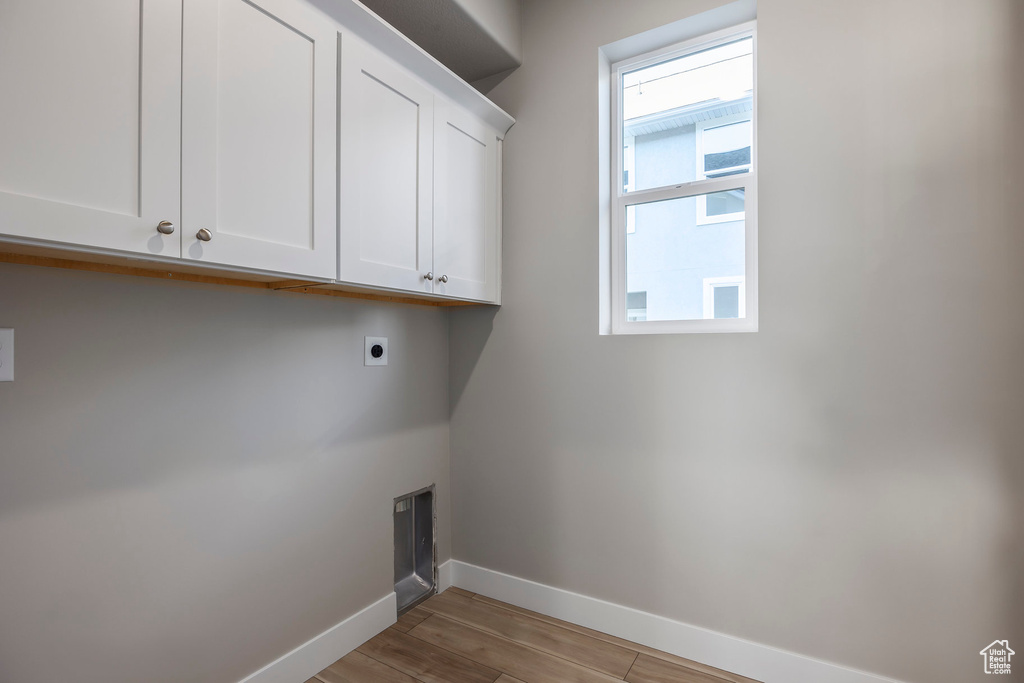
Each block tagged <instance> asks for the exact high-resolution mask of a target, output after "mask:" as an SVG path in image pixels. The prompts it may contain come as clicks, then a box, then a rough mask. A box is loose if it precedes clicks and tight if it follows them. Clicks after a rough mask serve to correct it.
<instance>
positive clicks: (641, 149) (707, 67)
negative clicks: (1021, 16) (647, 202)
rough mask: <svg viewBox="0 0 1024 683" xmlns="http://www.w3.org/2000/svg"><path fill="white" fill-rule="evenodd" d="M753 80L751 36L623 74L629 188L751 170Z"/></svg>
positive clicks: (626, 186) (625, 171)
mask: <svg viewBox="0 0 1024 683" xmlns="http://www.w3.org/2000/svg"><path fill="white" fill-rule="evenodd" d="M753 87H754V59H753V41H752V40H751V39H750V38H744V39H742V40H738V41H735V42H732V43H728V44H726V45H720V46H718V47H714V48H711V49H708V50H703V51H701V52H697V53H694V54H690V55H686V56H685V57H678V58H676V59H671V60H668V61H665V62H662V63H660V64H655V65H653V66H648V67H644V68H643V69H637V70H635V71H631V72H628V73H626V74H623V77H622V118H623V122H622V140H623V155H622V159H623V178H622V183H623V188H624V189H625V191H626V192H632V191H635V190H646V189H650V188H653V187H661V186H664V185H675V184H679V183H683V182H691V181H694V180H698V179H700V178H704V177H706V176H712V177H714V176H715V175H729V174H731V173H745V172H747V171H749V166H750V147H751V140H752V138H751V131H752V126H751V123H750V120H749V115H750V113H751V112H752V110H753V98H752V94H753ZM744 115H747V119H746V120H743V117H744ZM727 117H728V118H727ZM716 119H722V122H721V123H722V125H721V126H716V125H715V120H716ZM737 119H740V120H737ZM698 134H699V135H700V138H701V139H700V140H699V141H698V139H697V138H698ZM698 155H700V158H698Z"/></svg>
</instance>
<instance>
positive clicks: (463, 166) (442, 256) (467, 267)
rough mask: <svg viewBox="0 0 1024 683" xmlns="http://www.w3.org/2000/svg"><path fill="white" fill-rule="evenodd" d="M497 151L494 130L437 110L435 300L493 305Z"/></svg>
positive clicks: (448, 110) (465, 116) (460, 113)
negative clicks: (448, 298) (438, 297)
mask: <svg viewBox="0 0 1024 683" xmlns="http://www.w3.org/2000/svg"><path fill="white" fill-rule="evenodd" d="M497 148H498V138H497V135H496V133H495V132H494V131H493V130H491V129H489V128H488V127H487V126H485V125H484V124H482V123H480V122H479V121H478V120H477V119H475V118H473V117H472V116H470V115H469V114H468V113H466V112H464V111H462V110H461V109H458V108H457V107H454V106H452V105H447V106H445V107H443V108H442V107H440V106H438V108H437V111H436V125H435V130H434V190H435V191H434V275H435V277H436V278H437V279H435V284H434V292H435V293H436V294H445V295H448V296H451V297H458V298H461V299H475V300H478V301H492V302H493V301H496V300H497V293H498V188H497V178H498V152H497ZM445 279H447V282H443V283H442V282H441V280H445Z"/></svg>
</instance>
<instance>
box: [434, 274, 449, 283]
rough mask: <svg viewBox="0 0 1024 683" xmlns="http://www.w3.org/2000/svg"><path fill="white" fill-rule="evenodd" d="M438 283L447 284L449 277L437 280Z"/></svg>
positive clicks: (443, 276)
mask: <svg viewBox="0 0 1024 683" xmlns="http://www.w3.org/2000/svg"><path fill="white" fill-rule="evenodd" d="M437 281H438V282H440V283H442V284H444V283H445V282H448V276H447V275H442V276H441V277H439V278H437Z"/></svg>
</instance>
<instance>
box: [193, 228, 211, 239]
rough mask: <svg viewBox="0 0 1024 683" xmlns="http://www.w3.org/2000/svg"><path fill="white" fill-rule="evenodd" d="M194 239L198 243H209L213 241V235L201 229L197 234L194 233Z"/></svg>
mask: <svg viewBox="0 0 1024 683" xmlns="http://www.w3.org/2000/svg"><path fill="white" fill-rule="evenodd" d="M196 239H197V240H199V241H200V242H209V241H210V240H212V239H213V233H212V232H210V231H209V230H207V229H206V228H201V229H200V230H199V232H197V233H196Z"/></svg>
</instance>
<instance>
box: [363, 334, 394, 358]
mask: <svg viewBox="0 0 1024 683" xmlns="http://www.w3.org/2000/svg"><path fill="white" fill-rule="evenodd" d="M363 339H364V340H365V343H364V344H363V365H387V364H388V338H387V337H363ZM377 344H380V345H381V346H382V347H384V355H382V356H381V357H380V358H374V357H373V347H374V346H376V345H377Z"/></svg>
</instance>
